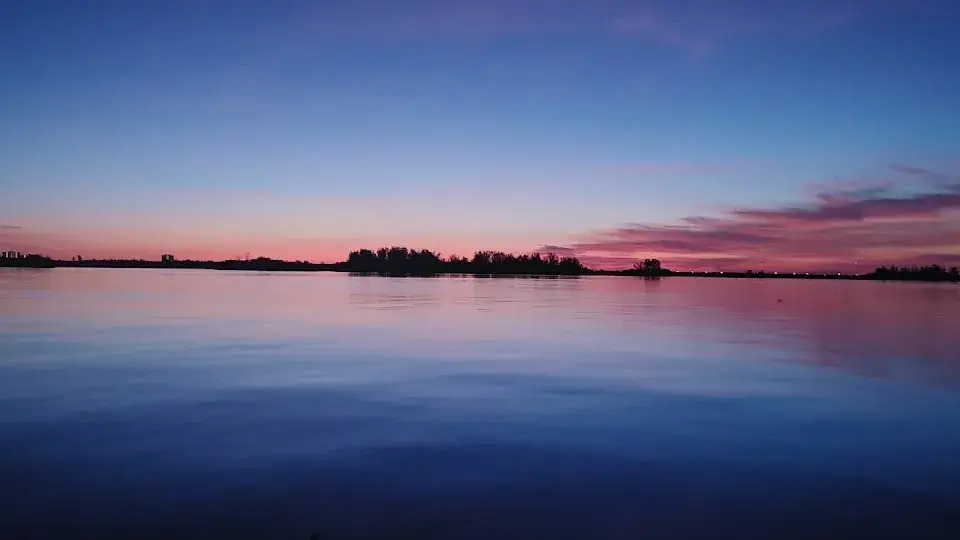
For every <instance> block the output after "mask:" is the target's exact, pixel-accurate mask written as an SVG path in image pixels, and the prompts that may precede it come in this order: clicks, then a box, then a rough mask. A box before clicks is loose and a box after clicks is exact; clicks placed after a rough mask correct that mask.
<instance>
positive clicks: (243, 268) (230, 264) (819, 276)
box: [0, 260, 960, 283]
mask: <svg viewBox="0 0 960 540" xmlns="http://www.w3.org/2000/svg"><path fill="white" fill-rule="evenodd" d="M4 262H6V261H0V268H26V269H53V268H111V269H146V270H214V271H221V272H305V273H310V272H331V273H340V274H354V275H366V276H380V277H420V278H429V277H443V276H471V277H482V278H577V277H589V276H617V277H639V278H646V279H659V278H666V277H693V278H697V277H699V278H703V277H711V278H720V279H785V280H797V279H800V280H836V281H895V282H922V283H960V280H958V279H956V278H951V276H950V275H949V274H946V277H945V278H938V279H929V278H928V279H924V278H922V277H920V276H917V277H912V276H911V277H897V276H878V275H877V274H876V273H870V274H843V273H838V274H832V273H813V272H803V273H801V272H796V273H794V272H789V273H784V272H775V273H767V272H726V271H724V272H720V271H704V272H693V271H670V270H664V271H660V272H658V273H645V272H643V271H636V270H589V271H584V272H554V273H542V272H443V271H439V272H369V271H359V270H358V269H355V268H350V267H349V266H348V265H346V264H345V263H330V264H324V263H309V262H305V261H298V262H288V261H275V260H269V261H256V260H251V261H218V262H215V261H176V262H173V263H169V262H160V261H99V260H92V261H83V262H77V261H56V260H53V261H49V262H40V263H37V264H29V263H28V262H27V261H25V260H24V261H22V262H20V263H19V264H4Z"/></svg>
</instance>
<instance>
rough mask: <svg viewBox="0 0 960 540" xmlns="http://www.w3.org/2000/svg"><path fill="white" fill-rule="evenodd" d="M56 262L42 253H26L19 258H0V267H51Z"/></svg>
mask: <svg viewBox="0 0 960 540" xmlns="http://www.w3.org/2000/svg"><path fill="white" fill-rule="evenodd" d="M54 266H56V262H55V261H54V260H53V259H51V258H50V257H45V256H43V255H36V254H31V255H26V256H23V257H19V258H16V259H14V258H7V257H4V258H0V267H7V268H53V267H54Z"/></svg>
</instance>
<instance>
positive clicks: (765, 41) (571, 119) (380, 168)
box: [0, 0, 960, 272]
mask: <svg viewBox="0 0 960 540" xmlns="http://www.w3.org/2000/svg"><path fill="white" fill-rule="evenodd" d="M958 26H960V4H958V3H957V2H955V1H948V0H925V1H908V0H875V1H865V0H809V1H806V2H794V1H787V0H782V1H772V2H761V3H758V2H753V1H748V0H682V1H666V0H596V1H594V2H582V1H574V0H554V1H551V2H546V1H543V0H509V1H508V0H461V1H457V2H451V1H442V0H410V1H408V2H402V3H400V2H390V1H388V0H351V1H347V0H330V1H327V2H298V1H279V2H270V3H268V2H261V1H254V0H230V1H227V0H213V1H210V2H203V3H183V4H181V3H169V2H161V1H151V0H144V1H143V2H121V1H118V0H107V1H105V2H99V3H97V9H96V10H93V9H91V8H90V7H89V5H84V3H81V2H72V1H69V0H60V1H57V0H37V1H35V2H11V3H7V4H4V5H3V6H0V47H2V48H3V50H5V51H10V53H9V54H7V55H5V56H3V57H2V58H0V114H2V117H3V118H4V122H3V123H0V193H2V197H0V245H2V246H8V247H6V248H4V249H12V250H17V251H20V252H23V253H43V254H47V255H50V256H53V257H55V258H58V259H65V260H69V259H71V258H73V257H76V256H77V255H81V256H83V257H84V258H147V259H152V260H153V259H156V260H159V257H160V256H161V255H162V254H170V253H172V254H176V255H177V257H178V258H184V259H217V260H220V259H231V258H236V257H237V256H239V255H240V254H246V253H249V254H250V255H251V256H253V257H257V256H266V257H273V258H277V259H285V260H310V261H314V262H334V261H339V260H344V259H345V258H346V257H347V254H348V253H349V252H350V251H351V250H354V249H357V248H360V247H363V246H391V245H401V246H409V247H412V248H426V249H431V250H434V251H437V252H440V253H443V254H445V255H450V254H459V255H468V256H469V255H471V254H472V253H473V252H474V251H478V250H485V249H494V250H502V251H506V252H514V253H530V252H535V251H539V252H542V253H546V252H556V253H559V254H562V255H575V256H577V257H579V258H580V259H581V260H582V261H583V262H584V263H585V264H587V265H588V266H593V267H602V268H611V269H612V268H625V267H629V266H632V264H633V263H634V262H635V261H636V260H638V259H644V258H648V257H655V258H658V259H660V260H662V261H663V263H664V266H666V267H669V268H674V269H678V270H740V269H758V270H759V269H765V270H768V271H800V272H802V271H808V270H810V271H843V272H855V271H857V269H858V268H866V269H873V268H875V267H877V266H883V265H890V264H897V265H902V264H918V265H926V264H941V265H945V266H948V267H949V266H952V265H957V264H960V107H957V106H956V96H957V95H960V67H958V65H957V62H956V53H955V51H956V50H960V35H958V34H957V32H956V28H957V27H958Z"/></svg>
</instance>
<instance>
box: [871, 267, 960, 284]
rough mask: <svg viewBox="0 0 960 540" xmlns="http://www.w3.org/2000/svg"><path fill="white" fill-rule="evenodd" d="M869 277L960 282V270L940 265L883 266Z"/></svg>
mask: <svg viewBox="0 0 960 540" xmlns="http://www.w3.org/2000/svg"><path fill="white" fill-rule="evenodd" d="M868 277H870V278H872V279H881V280H884V279H886V280H897V281H960V269H958V268H957V267H956V266H953V267H951V268H950V269H949V270H947V269H946V268H944V267H942V266H940V265H939V264H932V265H929V266H916V265H914V266H891V267H889V268H888V267H886V266H881V267H880V268H877V269H876V270H874V272H873V274H870V275H869V276H868Z"/></svg>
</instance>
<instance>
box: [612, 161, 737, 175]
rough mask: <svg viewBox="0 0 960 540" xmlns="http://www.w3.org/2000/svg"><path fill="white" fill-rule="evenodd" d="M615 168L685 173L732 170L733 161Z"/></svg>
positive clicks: (635, 165)
mask: <svg viewBox="0 0 960 540" xmlns="http://www.w3.org/2000/svg"><path fill="white" fill-rule="evenodd" d="M615 167H616V168H617V169H619V170H622V171H627V172H632V173H637V174H685V173H710V172H724V171H733V170H737V169H739V168H740V165H738V164H735V163H621V164H618V165H616V166H615Z"/></svg>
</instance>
